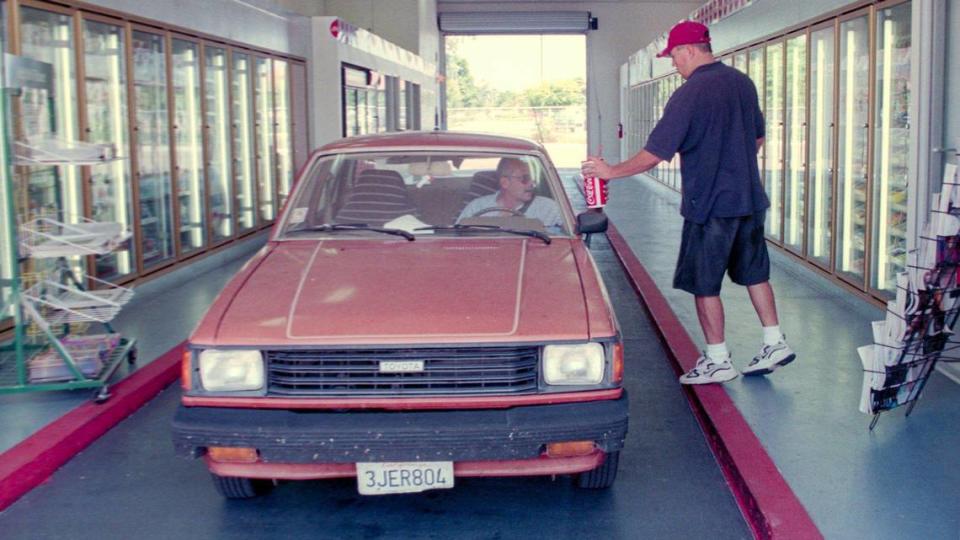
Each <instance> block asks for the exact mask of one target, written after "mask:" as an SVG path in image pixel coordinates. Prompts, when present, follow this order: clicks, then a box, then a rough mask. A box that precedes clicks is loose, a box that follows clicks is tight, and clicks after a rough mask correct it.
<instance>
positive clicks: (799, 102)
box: [783, 34, 807, 253]
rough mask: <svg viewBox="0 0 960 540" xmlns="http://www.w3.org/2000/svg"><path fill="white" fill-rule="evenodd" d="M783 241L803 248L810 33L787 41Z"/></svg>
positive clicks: (792, 246) (799, 248)
mask: <svg viewBox="0 0 960 540" xmlns="http://www.w3.org/2000/svg"><path fill="white" fill-rule="evenodd" d="M786 54H787V59H786V60H787V78H786V105H787V109H786V137H787V141H786V143H787V144H786V153H785V154H784V175H785V176H784V200H783V243H784V245H785V246H786V247H788V248H791V249H793V250H794V251H796V252H798V253H799V252H802V250H803V231H804V227H803V224H804V220H805V219H806V215H805V212H806V208H804V202H805V201H806V195H807V194H806V174H807V163H806V162H807V36H806V34H804V35H800V36H797V37H794V38H790V39H789V40H787V51H786Z"/></svg>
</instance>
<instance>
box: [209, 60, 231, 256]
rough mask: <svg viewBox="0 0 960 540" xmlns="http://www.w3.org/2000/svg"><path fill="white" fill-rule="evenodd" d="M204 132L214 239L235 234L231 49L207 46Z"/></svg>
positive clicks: (219, 239)
mask: <svg viewBox="0 0 960 540" xmlns="http://www.w3.org/2000/svg"><path fill="white" fill-rule="evenodd" d="M203 55H204V68H203V103H204V122H203V127H204V131H205V133H206V134H207V140H206V144H207V153H206V162H207V191H208V193H209V200H210V228H211V230H212V231H213V235H212V239H213V241H214V242H221V241H223V240H226V239H227V238H230V237H232V236H233V217H234V216H233V181H232V177H233V169H232V167H231V165H232V162H231V153H230V138H229V137H230V111H229V109H228V107H229V106H230V101H229V95H228V91H229V89H228V86H227V84H228V82H227V51H226V50H224V49H221V48H220V47H210V46H205V47H204V48H203Z"/></svg>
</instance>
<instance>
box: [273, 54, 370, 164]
mask: <svg viewBox="0 0 960 540" xmlns="http://www.w3.org/2000/svg"><path fill="white" fill-rule="evenodd" d="M290 90H291V92H290V96H291V99H292V100H293V103H292V105H291V107H290V110H291V111H292V117H291V119H290V124H291V128H290V130H291V133H292V134H293V169H294V172H296V170H298V169H300V167H302V166H303V164H304V163H306V161H307V157H308V156H309V154H310V147H309V141H308V137H307V129H308V127H309V126H308V124H309V122H308V121H307V119H308V118H309V114H308V112H307V110H308V108H307V66H306V65H305V64H302V63H300V62H291V63H290ZM386 106H387V101H386V94H384V96H383V107H384V110H386ZM383 118H386V114H384V116H383Z"/></svg>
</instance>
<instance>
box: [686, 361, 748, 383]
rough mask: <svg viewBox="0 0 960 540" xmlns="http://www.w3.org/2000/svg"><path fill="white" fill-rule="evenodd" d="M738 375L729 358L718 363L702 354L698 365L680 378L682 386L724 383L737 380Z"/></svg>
mask: <svg viewBox="0 0 960 540" xmlns="http://www.w3.org/2000/svg"><path fill="white" fill-rule="evenodd" d="M737 375H739V373H737V370H736V368H734V367H733V364H731V363H730V360H729V358H728V359H727V360H723V361H719V362H718V361H717V360H714V359H712V358H710V357H709V356H707V355H706V354H702V355H700V358H697V365H695V366H693V369H691V370H690V371H688V372H686V373H684V374H683V375H682V376H681V377H680V384H709V383H722V382H727V381H729V380H732V379H736V378H737Z"/></svg>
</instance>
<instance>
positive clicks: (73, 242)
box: [20, 217, 131, 259]
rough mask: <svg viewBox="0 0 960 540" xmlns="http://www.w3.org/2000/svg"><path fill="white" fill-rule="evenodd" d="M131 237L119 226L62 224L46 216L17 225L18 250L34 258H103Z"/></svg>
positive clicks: (81, 222) (88, 222)
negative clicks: (92, 256) (88, 256)
mask: <svg viewBox="0 0 960 540" xmlns="http://www.w3.org/2000/svg"><path fill="white" fill-rule="evenodd" d="M130 237H131V233H130V232H129V231H127V230H125V229H124V227H123V225H122V224H120V223H101V222H96V221H93V220H90V219H86V218H82V217H81V218H77V220H76V222H75V223H64V222H62V221H58V220H56V219H53V218H50V217H38V218H34V219H32V220H30V221H27V222H26V223H23V224H22V225H20V248H21V251H22V252H23V254H24V255H25V256H27V257H31V258H34V259H41V258H51V257H73V256H83V255H106V254H107V253H110V252H112V251H114V250H116V249H117V248H118V247H119V246H120V245H121V244H123V243H124V242H126V241H127V240H128V239H129V238H130Z"/></svg>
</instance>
